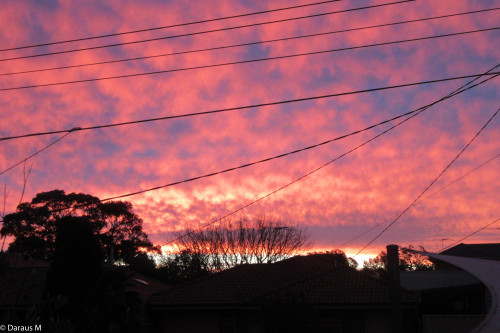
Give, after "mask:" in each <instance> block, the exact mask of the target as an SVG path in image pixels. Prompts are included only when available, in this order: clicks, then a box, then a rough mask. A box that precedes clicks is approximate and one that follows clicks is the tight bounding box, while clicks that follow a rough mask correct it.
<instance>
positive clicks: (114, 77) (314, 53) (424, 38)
mask: <svg viewBox="0 0 500 333" xmlns="http://www.w3.org/2000/svg"><path fill="white" fill-rule="evenodd" d="M412 1H414V0H412ZM498 29H500V27H494V28H487V29H480V30H472V31H464V32H458V33H451V34H444V35H436V36H427V37H421V38H412V39H405V40H399V41H392V42H384V43H376V44H369V45H361V46H352V47H344V48H338V49H330V50H323V51H314V52H305V53H296V54H288V55H283V56H276V57H267V58H257V59H250V60H242V61H233V62H226V63H219V64H211V65H203V66H194V67H184V68H175V69H167V70H159V71H153V72H143V73H135V74H125V75H116V76H107V77H101V78H91V79H82V80H74V81H64V82H54V83H45V84H35V85H28V86H19V87H11V88H2V89H0V91H12V90H22V89H31V88H40V87H53V86H60V85H67V84H74V83H86V82H96V81H104V80H112V79H124V78H131V77H139V76H146V75H156V74H166V73H174V72H181V71H188V70H198V69H207V68H216V67H223V66H230V65H241V64H249V63H254V62H261V61H267V60H278V59H289V58H295V57H302V56H309V55H317V54H325V53H332V52H339V51H348V50H357V49H363V48H369V47H376V46H387V45H394V44H401V43H408V42H416V41H423V40H430V39H436V38H443V37H451V36H459V35H465V34H471V33H478V32H487V31H493V30H498Z"/></svg>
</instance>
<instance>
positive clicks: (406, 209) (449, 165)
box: [356, 108, 500, 256]
mask: <svg viewBox="0 0 500 333" xmlns="http://www.w3.org/2000/svg"><path fill="white" fill-rule="evenodd" d="M499 112H500V108H499V109H498V110H497V111H495V113H493V115H492V116H491V117H490V118H489V119H488V121H487V122H486V123H485V124H484V125H483V127H481V129H480V130H479V131H478V132H477V133H476V135H474V137H473V138H472V139H471V140H470V141H469V142H468V143H467V144H466V145H465V147H464V148H463V149H462V150H461V151H460V152H459V153H458V155H457V156H455V158H454V159H453V160H452V161H451V162H450V163H449V164H448V165H447V166H446V167H445V168H444V169H443V171H441V172H440V173H439V175H438V176H437V177H436V178H434V180H433V181H432V182H431V183H430V184H429V185H428V186H427V187H426V188H425V189H424V191H423V192H422V193H420V194H419V195H418V197H417V198H416V199H415V200H414V201H413V202H412V203H411V204H410V205H409V206H408V207H406V208H405V209H404V210H403V211H402V212H401V214H399V215H398V217H396V218H395V219H394V220H393V221H392V222H391V223H390V224H389V225H388V226H387V227H385V228H384V230H382V231H381V232H380V233H379V234H378V235H377V236H375V237H374V238H373V239H372V240H371V241H369V242H368V244H366V245H365V246H364V247H363V248H362V249H361V250H359V252H358V253H356V256H357V255H358V254H360V253H361V252H362V251H363V250H364V249H366V248H367V247H368V246H369V245H370V244H372V243H373V242H374V241H375V240H377V239H378V238H379V237H380V236H381V235H382V234H383V233H385V232H386V231H387V230H388V229H389V228H390V227H391V226H392V225H394V223H396V222H397V221H398V220H399V218H400V217H401V216H403V214H404V213H406V212H407V211H408V210H409V209H410V208H411V207H412V206H413V205H414V204H415V203H416V202H417V201H418V199H420V197H422V196H423V195H424V194H425V192H427V190H429V188H430V187H431V186H432V185H434V183H435V182H436V181H437V180H438V179H439V178H440V177H441V176H442V175H443V174H444V173H445V172H446V171H447V170H448V169H449V168H450V167H451V165H452V164H453V163H454V162H455V161H456V160H457V159H458V158H459V157H460V155H462V153H463V152H464V151H465V150H466V149H467V148H468V147H469V146H470V145H471V144H472V142H474V140H475V139H476V138H477V137H478V136H479V135H480V134H481V133H482V131H483V130H484V129H485V128H486V126H488V124H489V123H490V122H491V121H492V120H493V118H495V116H496V115H497V114H498V113H499Z"/></svg>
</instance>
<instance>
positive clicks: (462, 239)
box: [441, 218, 500, 252]
mask: <svg viewBox="0 0 500 333" xmlns="http://www.w3.org/2000/svg"><path fill="white" fill-rule="evenodd" d="M498 221H500V218H498V219H496V220H495V221H493V222H491V223H488V224H487V225H485V226H484V227H481V228H479V229H477V230H476V231H474V232H473V233H471V234H469V235H467V236H465V237H464V238H461V239H459V240H458V241H456V242H455V243H453V244H451V245H449V246H447V247H446V248H445V249H443V250H441V252H443V251H446V250H449V249H450V248H452V247H454V246H455V245H457V244H459V243H461V242H462V241H464V240H466V239H467V238H469V237H472V236H474V235H475V234H477V233H478V232H480V231H482V230H484V229H486V228H488V227H489V226H491V225H493V224H495V223H497V222H498Z"/></svg>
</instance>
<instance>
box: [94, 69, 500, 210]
mask: <svg viewBox="0 0 500 333" xmlns="http://www.w3.org/2000/svg"><path fill="white" fill-rule="evenodd" d="M489 74H491V72H490V73H489ZM481 75H486V74H481ZM498 75H500V74H498ZM498 75H497V76H498ZM495 77H496V76H495ZM490 79H492V78H488V79H486V80H484V81H483V82H481V83H478V84H475V85H472V86H470V87H468V88H466V89H465V88H464V89H461V90H457V91H455V92H454V93H453V94H449V95H447V96H445V97H443V98H441V99H439V100H437V101H435V102H433V103H430V104H428V105H426V106H424V107H421V108H419V109H416V110H413V111H410V112H407V113H405V114H403V115H399V116H397V117H394V118H391V119H388V120H385V121H383V122H381V123H378V124H376V125H371V126H369V127H367V128H365V129H363V130H358V131H356V132H351V133H349V134H346V135H343V136H341V137H337V138H335V139H331V140H328V141H325V142H322V143H319V144H316V145H313V146H308V147H306V148H302V149H297V150H294V151H291V152H288V153H285V154H281V155H277V156H274V157H270V158H266V159H263V160H260V161H256V162H251V163H247V164H244V165H240V166H238V167H233V168H229V169H225V170H222V171H218V172H213V173H209V174H205V175H202V176H197V177H193V178H189V179H185V180H182V181H177V182H174V183H170V184H166V185H162V186H156V187H152V188H149V189H145V190H141V191H136V192H132V193H128V194H123V195H119V196H115V197H111V198H106V199H103V200H101V201H109V200H116V199H121V198H125V197H130V196H133V195H138V194H142V193H146V192H150V191H155V190H158V189H161V188H166V187H171V186H174V185H179V184H182V183H187V182H191V181H194V180H198V179H202V178H207V177H212V176H215V175H219V174H222V173H227V172H230V171H233V170H237V169H242V168H246V167H248V166H252V165H256V164H260V163H263V162H268V161H271V160H274V159H277V158H281V157H284V156H288V155H292V154H296V153H298V152H301V151H305V150H309V149H312V148H316V147H318V146H321V145H324V144H326V143H330V142H333V141H337V140H340V139H343V138H346V137H348V136H352V135H354V134H358V133H361V132H363V131H366V130H368V129H371V128H374V127H376V126H379V125H381V124H383V123H384V124H385V123H388V122H390V121H393V120H396V119H399V118H401V117H405V116H407V115H411V116H412V117H413V116H415V115H417V114H419V113H420V112H422V111H424V110H427V109H428V108H430V107H431V106H433V105H435V104H437V103H440V102H442V101H443V100H446V99H448V98H451V97H453V96H455V95H457V94H459V93H462V92H464V91H466V90H469V89H471V88H473V87H476V86H477V85H479V84H482V83H484V82H486V81H489V80H490ZM469 83H470V82H469ZM469 83H467V84H466V85H464V86H463V87H466V86H467V85H469ZM410 118H411V117H410ZM410 118H408V119H407V120H409V119H410ZM407 120H404V121H403V122H406V121H407ZM397 126H399V124H398V125H394V126H393V127H391V129H392V128H394V127H397ZM388 131H389V130H386V131H384V132H382V133H380V134H379V135H377V136H375V137H374V138H372V139H371V140H368V141H365V143H363V144H361V145H360V146H358V147H357V148H356V149H358V148H359V147H362V146H363V145H366V144H367V143H369V142H371V141H373V140H374V139H375V138H378V137H379V136H380V135H382V134H384V133H387V132H388ZM352 151H353V150H351V151H349V152H348V153H351V152H352ZM348 153H346V154H348ZM341 156H342V157H343V156H345V155H341Z"/></svg>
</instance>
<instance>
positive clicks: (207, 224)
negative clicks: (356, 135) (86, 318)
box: [106, 66, 498, 245]
mask: <svg viewBox="0 0 500 333" xmlns="http://www.w3.org/2000/svg"><path fill="white" fill-rule="evenodd" d="M496 67H498V66H496ZM496 67H495V68H496ZM490 71H491V70H490ZM485 74H486V73H485ZM485 74H481V76H482V75H485ZM497 76H498V75H497ZM495 77H496V76H495ZM491 79H492V78H491V77H490V78H488V79H485V80H483V81H482V82H480V83H476V84H474V85H471V83H472V82H473V81H472V82H468V83H467V84H465V85H464V86H462V87H461V88H459V89H457V90H455V91H454V92H453V93H450V94H448V95H447V96H445V97H443V98H441V99H439V100H437V101H435V102H433V103H430V104H427V105H426V106H423V107H421V108H419V109H417V110H414V111H411V112H412V114H410V115H409V117H408V118H406V119H404V120H402V121H400V122H399V123H398V124H396V125H393V126H391V127H390V128H388V129H386V130H385V131H383V132H381V133H380V134H377V135H376V136H374V137H372V138H371V139H369V140H367V141H365V142H363V143H362V144H360V145H358V146H356V147H355V148H353V149H351V150H349V151H347V152H345V153H343V154H342V155H340V156H338V157H336V158H334V159H333V160H330V161H328V162H327V163H325V164H323V165H322V166H320V167H318V168H316V169H314V170H312V171H310V172H308V173H306V174H304V175H303V176H301V177H299V178H296V179H295V180H293V181H291V182H290V183H287V184H286V185H283V186H281V187H279V188H278V189H276V190H274V191H272V192H270V193H268V194H266V195H264V196H262V197H260V198H258V199H256V200H254V201H252V202H250V203H248V204H246V205H244V206H241V207H240V208H238V209H236V210H234V211H232V212H230V213H228V214H226V215H224V216H222V217H219V218H218V219H216V220H214V221H212V222H209V223H205V224H203V225H202V226H200V227H198V228H196V229H193V230H191V231H188V232H187V233H185V234H184V235H181V236H179V237H176V238H174V239H173V240H171V241H169V242H167V243H165V244H164V245H168V244H172V243H174V242H176V241H178V240H179V239H181V238H183V237H186V236H188V235H190V234H192V233H195V232H197V231H200V230H202V229H204V228H206V227H208V226H210V225H212V224H215V223H217V222H219V221H222V220H223V219H225V218H227V217H229V216H231V215H234V214H236V213H239V212H240V211H242V210H244V209H245V208H247V207H249V206H252V205H254V204H256V203H258V202H259V201H262V200H264V199H265V198H267V197H270V196H271V195H273V194H275V193H277V192H279V191H281V190H283V189H285V188H287V187H289V186H291V185H293V184H295V183H297V182H299V181H301V180H302V179H304V178H306V177H308V176H310V175H312V174H314V173H316V172H318V171H320V170H321V169H323V168H325V167H327V166H328V165H330V164H332V163H334V162H335V161H337V160H339V159H341V158H342V157H344V156H346V155H348V154H350V153H352V152H354V151H356V150H358V149H359V148H361V147H363V146H365V145H367V144H368V143H370V142H372V141H374V140H376V139H377V138H379V137H380V136H382V135H384V134H386V133H387V132H389V131H391V130H393V129H394V128H396V127H398V126H400V125H402V124H403V123H405V122H407V121H408V120H410V119H412V118H414V117H416V116H417V115H419V114H420V113H422V112H424V111H426V110H428V109H429V108H430V107H432V106H433V105H436V104H438V103H440V102H442V101H444V100H446V99H449V98H451V97H453V96H456V95H458V94H460V93H462V92H464V91H467V90H469V89H472V88H474V87H476V86H478V85H480V84H483V83H485V82H487V81H489V80H491ZM112 199H113V198H110V199H109V200H112ZM106 200H108V199H106Z"/></svg>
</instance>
